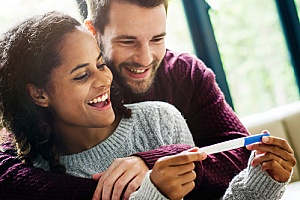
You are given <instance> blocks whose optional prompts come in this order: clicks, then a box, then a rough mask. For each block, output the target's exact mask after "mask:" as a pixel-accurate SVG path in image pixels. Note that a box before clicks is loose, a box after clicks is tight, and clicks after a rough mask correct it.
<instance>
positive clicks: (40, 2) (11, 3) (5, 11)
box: [0, 0, 81, 33]
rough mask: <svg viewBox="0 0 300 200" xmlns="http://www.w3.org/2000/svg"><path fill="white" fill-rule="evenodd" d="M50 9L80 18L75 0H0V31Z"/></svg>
mask: <svg viewBox="0 0 300 200" xmlns="http://www.w3.org/2000/svg"><path fill="white" fill-rule="evenodd" d="M52 10H58V11H62V12H65V13H67V14H70V15H72V16H73V17H75V18H77V19H78V20H80V19H81V18H80V14H79V10H78V7H77V2H76V1H75V0H63V1H61V0H51V1H49V0H6V1H1V8H0V11H1V12H0V24H1V26H0V33H3V32H5V31H6V30H7V29H8V28H10V27H12V26H13V25H14V24H16V23H18V22H19V21H21V20H24V19H25V18H27V17H30V16H32V15H34V14H42V13H43V12H46V11H52Z"/></svg>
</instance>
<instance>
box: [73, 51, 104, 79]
mask: <svg viewBox="0 0 300 200" xmlns="http://www.w3.org/2000/svg"><path fill="white" fill-rule="evenodd" d="M102 55H103V54H102V52H100V54H99V56H98V57H97V60H96V61H98V60H99V59H100V58H101V57H102ZM88 65H89V63H83V64H79V65H77V66H76V67H75V68H74V69H72V71H71V72H70V74H72V73H73V72H74V71H76V70H77V69H80V68H83V67H85V66H88Z"/></svg>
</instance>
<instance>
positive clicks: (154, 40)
mask: <svg viewBox="0 0 300 200" xmlns="http://www.w3.org/2000/svg"><path fill="white" fill-rule="evenodd" d="M163 40H164V38H163V37H161V38H153V39H152V40H151V41H152V42H161V41H163Z"/></svg>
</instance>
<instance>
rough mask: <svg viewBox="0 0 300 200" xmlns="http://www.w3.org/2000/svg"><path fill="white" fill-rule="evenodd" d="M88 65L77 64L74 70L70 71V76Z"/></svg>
mask: <svg viewBox="0 0 300 200" xmlns="http://www.w3.org/2000/svg"><path fill="white" fill-rule="evenodd" d="M88 65H89V63H84V64H79V65H77V66H76V67H75V68H74V69H72V71H71V72H70V74H72V73H73V72H74V71H76V70H77V69H80V68H83V67H85V66H88Z"/></svg>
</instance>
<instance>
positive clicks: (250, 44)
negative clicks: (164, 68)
mask: <svg viewBox="0 0 300 200" xmlns="http://www.w3.org/2000/svg"><path fill="white" fill-rule="evenodd" d="M85 8H86V7H85V2H84V1H83V0H77V1H76V0H51V1H50V0H13V1H12V0H1V7H0V25H1V26H0V34H2V33H3V32H5V31H6V30H7V29H8V28H10V27H12V26H13V25H14V24H15V23H17V22H19V21H20V20H23V19H24V18H26V17H29V16H31V15H33V14H40V13H43V12H46V11H50V10H59V11H62V12H65V13H68V14H70V15H72V16H73V17H75V18H77V19H79V20H81V21H82V20H83V19H84V17H85V15H86V10H85ZM299 10H300V0H263V1H262V0H251V1H236V0H206V1H205V0H170V3H169V10H168V21H167V37H166V45H167V48H169V49H172V50H176V51H180V52H188V53H190V54H194V55H196V56H198V57H199V58H200V59H202V60H203V61H204V62H205V63H206V65H207V66H208V67H210V68H212V69H213V70H214V72H215V73H216V78H217V81H218V83H219V85H220V87H221V89H222V91H223V92H224V94H225V96H226V100H227V102H228V103H229V104H230V105H231V106H232V107H233V108H234V110H235V111H236V113H237V114H238V115H239V116H240V117H243V116H247V115H251V114H254V113H258V112H263V111H266V110H268V109H270V108H273V107H277V106H280V105H284V104H288V103H291V102H295V101H298V100H299V81H298V79H300V73H299V72H300V61H299V59H300V52H299V51H300V49H299V48H300V47H299V46H300V26H299V13H300V12H299ZM298 74H299V75H298Z"/></svg>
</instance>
